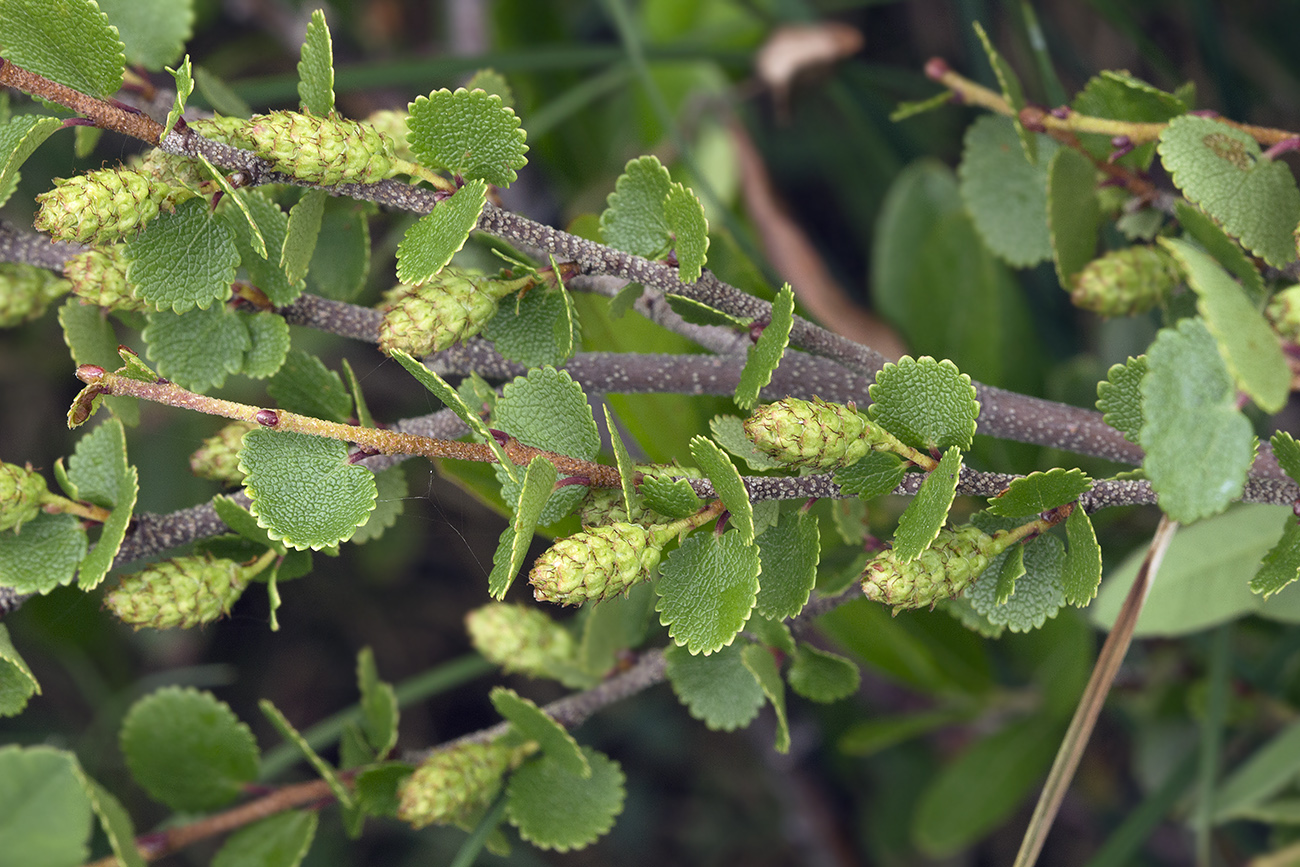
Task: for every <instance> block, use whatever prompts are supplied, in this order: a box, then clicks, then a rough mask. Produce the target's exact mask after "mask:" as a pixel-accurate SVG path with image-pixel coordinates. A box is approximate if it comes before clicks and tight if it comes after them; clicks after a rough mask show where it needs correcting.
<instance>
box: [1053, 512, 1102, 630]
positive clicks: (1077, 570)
mask: <svg viewBox="0 0 1300 867" xmlns="http://www.w3.org/2000/svg"><path fill="white" fill-rule="evenodd" d="M1065 538H1066V541H1067V542H1069V545H1070V547H1069V550H1068V551H1067V552H1066V555H1065V564H1064V566H1063V568H1062V572H1061V585H1062V588H1063V589H1064V590H1065V601H1067V602H1069V603H1070V604H1071V605H1077V606H1080V607H1082V606H1084V605H1087V604H1088V603H1089V602H1091V601H1092V598H1093V597H1094V596H1096V595H1097V587H1098V586H1099V585H1100V584H1101V546H1100V545H1098V544H1097V531H1096V530H1095V529H1094V528H1093V526H1092V519H1091V518H1089V517H1088V513H1087V512H1085V511H1084V510H1083V509H1081V508H1078V507H1075V509H1074V511H1072V512H1070V517H1068V518H1066V519H1065Z"/></svg>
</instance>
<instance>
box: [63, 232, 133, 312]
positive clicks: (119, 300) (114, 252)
mask: <svg viewBox="0 0 1300 867" xmlns="http://www.w3.org/2000/svg"><path fill="white" fill-rule="evenodd" d="M123 249H124V248H123V246H122V245H121V244H114V245H113V246H111V247H104V248H101V249H98V250H88V251H87V252H85V253H78V254H77V255H76V256H73V257H72V258H71V259H69V260H68V261H67V263H66V264H65V265H64V266H63V276H64V277H66V278H67V280H68V282H69V283H71V284H72V294H73V295H76V296H77V297H78V298H80V299H81V300H82V301H84V302H86V303H87V304H98V305H99V306H100V307H108V308H109V309H112V310H129V311H135V312H139V313H143V312H145V311H147V310H151V309H152V308H151V307H150V306H149V305H148V304H146V303H144V302H143V301H141V300H140V299H139V298H137V297H135V293H134V292H132V291H131V287H130V286H128V285H127V283H126V255H125V253H124V252H123Z"/></svg>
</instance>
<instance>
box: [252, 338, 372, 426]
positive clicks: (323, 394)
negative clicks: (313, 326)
mask: <svg viewBox="0 0 1300 867" xmlns="http://www.w3.org/2000/svg"><path fill="white" fill-rule="evenodd" d="M266 391H267V393H268V394H269V395H271V397H273V398H274V399H275V402H276V403H277V404H279V405H280V408H281V409H287V410H289V412H296V413H298V414H299V415H309V416H312V417H313V418H323V419H325V420H326V421H336V422H340V423H342V422H346V421H347V420H348V419H349V418H350V417H351V416H352V398H351V396H350V395H349V394H348V390H347V388H346V387H345V386H344V385H343V378H342V377H340V376H339V375H338V374H337V373H335V372H334V371H332V370H330V369H329V368H328V367H326V366H325V362H323V361H321V360H320V359H319V358H317V357H316V356H314V355H310V354H308V353H306V352H303V351H302V350H301V349H291V350H289V354H288V356H287V357H286V358H285V360H284V364H283V365H282V366H281V367H280V369H279V370H278V371H277V372H276V374H275V376H274V377H272V379H271V381H270V382H269V383H268V384H267V386H266Z"/></svg>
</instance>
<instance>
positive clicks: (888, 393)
mask: <svg viewBox="0 0 1300 867" xmlns="http://www.w3.org/2000/svg"><path fill="white" fill-rule="evenodd" d="M868 393H869V394H870V395H871V401H872V403H871V406H870V407H868V409H867V414H868V415H869V416H870V417H871V420H872V421H874V422H876V423H877V424H879V425H880V426H881V427H883V428H885V429H886V430H887V431H889V432H890V433H892V434H893V435H894V436H896V437H898V438H899V439H900V440H902V441H903V442H905V443H907V444H908V445H909V446H912V447H913V448H916V449H920V450H921V451H931V450H943V449H947V448H949V447H951V446H957V447H958V448H960V449H961V450H962V451H968V450H969V449H970V446H971V442H972V441H973V438H974V436H975V419H976V418H977V417H978V416H979V412H980V405H979V401H977V400H976V399H975V387H974V386H973V385H971V382H970V377H969V376H967V375H966V374H964V373H961V372H960V371H958V370H957V365H955V364H953V363H952V362H951V361H948V360H947V359H944V360H943V361H935V360H934V359H933V358H930V357H929V356H925V355H923V356H921V357H920V358H911V357H910V356H906V355H904V356H903V357H902V358H900V359H899V360H898V363H897V364H894V363H890V364H886V365H885V366H884V367H883V368H881V370H880V372H879V373H877V374H876V381H875V384H873V385H872V386H871V387H870V388H869V389H868Z"/></svg>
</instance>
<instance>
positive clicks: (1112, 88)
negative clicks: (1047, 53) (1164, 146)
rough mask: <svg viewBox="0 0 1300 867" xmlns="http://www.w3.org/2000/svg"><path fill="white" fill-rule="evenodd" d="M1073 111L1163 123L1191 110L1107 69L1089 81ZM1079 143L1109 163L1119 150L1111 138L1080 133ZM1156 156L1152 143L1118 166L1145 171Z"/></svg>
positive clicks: (1123, 158) (1120, 72) (1126, 75)
mask: <svg viewBox="0 0 1300 867" xmlns="http://www.w3.org/2000/svg"><path fill="white" fill-rule="evenodd" d="M1071 108H1073V109H1074V110H1075V111H1077V112H1079V113H1080V114H1084V115H1088V116H1090V117H1103V118H1109V119H1111V120H1127V121H1134V122H1137V123H1162V122H1164V121H1167V120H1170V119H1171V118H1175V117H1177V116H1178V115H1180V114H1184V113H1185V112H1186V111H1187V110H1188V109H1189V108H1191V106H1189V105H1187V103H1185V102H1183V101H1182V100H1181V99H1179V98H1178V97H1177V96H1174V95H1173V94H1171V93H1166V92H1164V91H1163V90H1160V89H1159V88H1156V87H1153V86H1152V85H1150V84H1147V83H1146V82H1145V81H1142V80H1141V79H1139V78H1135V77H1133V76H1132V75H1130V74H1129V73H1127V72H1125V71H1123V70H1115V69H1106V70H1103V71H1102V72H1100V73H1098V74H1097V75H1095V76H1093V77H1092V78H1090V79H1089V80H1088V83H1087V84H1086V85H1084V88H1083V90H1081V91H1079V93H1078V94H1077V95H1076V96H1075V97H1074V101H1073V102H1072V103H1071ZM1079 141H1080V142H1081V143H1082V144H1083V146H1084V148H1085V149H1086V150H1087V151H1088V153H1090V154H1092V156H1093V157H1095V158H1097V159H1099V160H1105V159H1109V158H1110V155H1111V154H1112V153H1113V152H1114V150H1115V146H1114V145H1113V144H1112V143H1111V136H1109V135H1104V134H1101V133H1079ZM1155 155H1156V145H1155V142H1149V143H1146V144H1140V145H1138V146H1137V147H1135V148H1133V150H1131V151H1130V152H1128V153H1126V154H1124V155H1123V156H1121V157H1119V158H1117V159H1116V160H1115V162H1116V163H1118V164H1119V165H1122V166H1129V167H1131V168H1136V169H1142V170H1145V169H1146V168H1147V167H1148V166H1150V165H1151V160H1152V159H1153V158H1154V157H1155Z"/></svg>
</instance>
